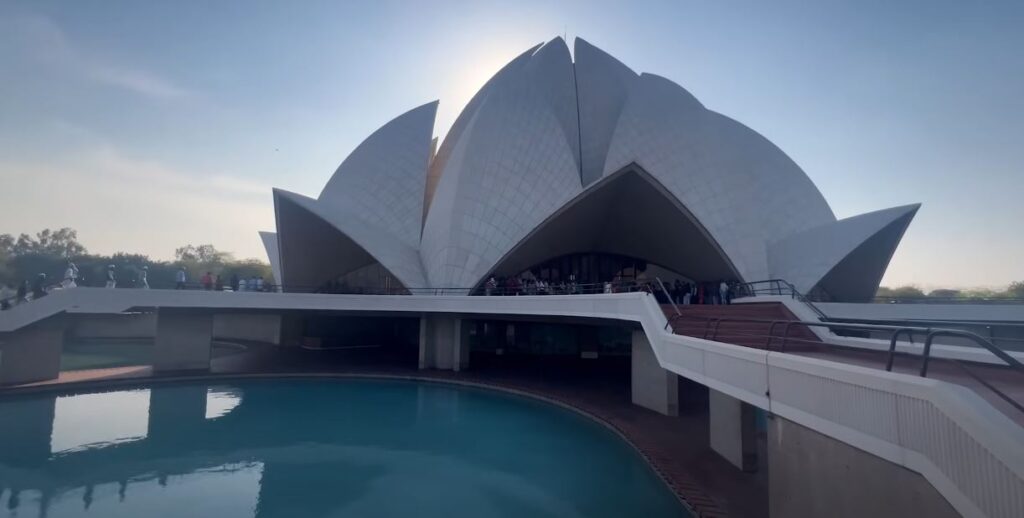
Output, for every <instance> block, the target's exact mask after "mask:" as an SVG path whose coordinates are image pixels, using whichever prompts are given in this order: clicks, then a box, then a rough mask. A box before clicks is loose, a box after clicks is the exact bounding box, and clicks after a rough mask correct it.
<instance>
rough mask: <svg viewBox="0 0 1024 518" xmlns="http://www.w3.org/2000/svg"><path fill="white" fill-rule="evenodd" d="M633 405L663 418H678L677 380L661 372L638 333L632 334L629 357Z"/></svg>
mask: <svg viewBox="0 0 1024 518" xmlns="http://www.w3.org/2000/svg"><path fill="white" fill-rule="evenodd" d="M631 363H632V373H631V374H630V382H631V384H632V396H633V404H634V405H639V406H642V407H644V408H648V409H651V410H654V411H655V412H658V413H659V414H665V415H671V416H675V415H679V380H678V379H677V378H676V375H675V374H674V373H672V372H669V371H667V370H665V369H663V368H661V365H660V364H659V363H658V358H657V357H656V356H655V355H654V349H652V348H651V343H650V342H649V341H648V340H647V334H646V333H644V332H643V330H641V329H637V330H634V331H633V351H632V356H631Z"/></svg>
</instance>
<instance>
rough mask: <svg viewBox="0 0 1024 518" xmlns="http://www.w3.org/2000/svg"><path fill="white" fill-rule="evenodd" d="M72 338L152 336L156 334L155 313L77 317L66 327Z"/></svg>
mask: <svg viewBox="0 0 1024 518" xmlns="http://www.w3.org/2000/svg"><path fill="white" fill-rule="evenodd" d="M68 332H69V333H70V335H71V336H72V337H74V338H85V339H95V338H150V339H151V338H153V337H154V336H156V313H129V314H125V315H91V316H88V317H79V318H76V319H75V320H74V322H72V323H71V324H70V328H69V329H68Z"/></svg>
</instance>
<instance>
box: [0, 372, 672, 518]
mask: <svg viewBox="0 0 1024 518" xmlns="http://www.w3.org/2000/svg"><path fill="white" fill-rule="evenodd" d="M0 416H2V417H0V517H6V516H11V517H14V516H19V517H36V516H47V517H49V518H56V517H65V516H101V517H136V516H189V517H191V516H216V517H217V518H230V517H253V516H258V517H298V516H302V517H333V516H381V517H384V516H403V517H404V516H426V517H433V516H438V517H441V516H466V517H487V516H559V517H572V516H591V517H612V516H644V517H646V518H653V517H660V516H688V515H687V513H686V511H685V510H684V509H683V508H682V506H681V505H680V504H679V502H678V500H676V498H675V496H674V495H673V494H672V493H671V492H670V491H669V489H668V488H667V487H666V486H665V485H664V484H663V483H662V482H661V481H660V479H659V478H658V477H657V475H656V474H655V473H654V472H653V471H652V470H651V469H650V467H648V466H647V464H646V463H645V462H644V461H643V459H642V458H641V457H640V456H639V455H638V454H637V453H636V452H635V451H633V449H632V448H631V447H630V446H629V445H627V444H626V443H624V442H623V441H622V440H621V439H620V438H618V437H617V436H616V435H614V434H613V433H611V432H610V431H608V430H607V429H605V428H604V427H602V426H600V425H598V424H596V423H594V422H592V421H590V420H589V419H587V418H585V417H582V416H579V415H577V414H575V413H573V412H570V411H567V410H564V409H561V408H558V407H556V406H553V405H549V404H546V403H542V402H538V401H533V400H530V399H527V398H522V397H518V396H511V395H506V394H501V393H496V392H491V391H485V390H478V389H471V388H460V387H453V386H447V385H440V384H430V383H415V382H405V381H378V380H260V381H244V382H231V383H227V384H224V383H216V384H173V385H163V384H154V385H152V386H149V387H145V388H139V389H132V390H117V391H110V392H91V393H78V394H54V395H45V396H42V395H37V396H23V397H16V398H12V397H7V398H3V399H0Z"/></svg>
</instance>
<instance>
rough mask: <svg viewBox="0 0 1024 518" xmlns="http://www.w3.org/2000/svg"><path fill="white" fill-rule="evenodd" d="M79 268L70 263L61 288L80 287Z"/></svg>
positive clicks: (65, 271)
mask: <svg viewBox="0 0 1024 518" xmlns="http://www.w3.org/2000/svg"><path fill="white" fill-rule="evenodd" d="M77 280H78V267H77V266H75V263H72V262H70V261H68V267H67V268H66V269H65V270H64V281H63V282H61V286H62V287H64V288H74V287H76V286H78V282H77Z"/></svg>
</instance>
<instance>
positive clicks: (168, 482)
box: [0, 38, 1024, 518]
mask: <svg viewBox="0 0 1024 518" xmlns="http://www.w3.org/2000/svg"><path fill="white" fill-rule="evenodd" d="M573 47H574V48H573V49H572V52H570V49H569V47H568V45H567V44H566V42H565V41H563V40H562V39H561V38H555V39H553V40H551V41H549V42H547V43H544V44H540V45H537V46H535V47H533V48H530V49H527V50H526V51H525V52H524V53H522V54H521V55H519V56H518V57H516V58H515V59H513V60H512V61H511V62H509V63H508V64H507V65H505V66H504V68H502V69H501V70H499V71H498V72H497V73H496V74H495V75H494V77H492V78H491V79H490V80H489V81H488V82H487V83H486V84H484V86H483V87H482V88H481V89H480V90H479V91H478V92H477V93H476V94H475V96H473V98H472V99H471V100H470V101H469V102H468V104H467V105H466V106H465V108H464V109H463V110H462V112H461V113H460V114H459V115H458V117H457V118H456V120H455V122H454V123H453V124H452V126H451V128H450V129H449V130H448V132H447V134H446V135H438V134H437V133H436V132H435V124H436V123H435V117H436V113H437V108H438V102H437V101H434V102H430V103H427V104H424V105H422V106H419V107H416V108H413V109H412V110H410V111H408V112H406V113H404V114H401V115H399V116H398V117H397V118H395V119H393V120H391V121H390V122H388V123H387V124H384V125H383V126H381V127H380V129H378V130H377V131H375V132H374V133H373V134H371V135H369V136H368V137H366V139H365V140H364V141H363V142H362V143H361V144H359V145H358V146H357V147H356V148H355V150H354V151H352V152H351V153H350V154H349V155H348V156H347V157H346V158H344V160H343V161H342V162H341V165H340V166H339V167H338V169H337V170H336V171H335V172H334V174H333V175H332V176H331V177H330V179H329V180H328V181H327V183H326V185H325V186H324V187H323V190H322V191H321V192H320V193H319V195H318V196H317V197H315V198H313V197H308V196H304V195H302V194H297V193H293V192H288V191H284V190H280V189H277V190H274V192H273V200H274V211H275V219H276V228H275V229H273V231H272V232H262V233H261V234H260V235H261V238H262V240H263V244H264V245H265V247H266V251H267V255H268V257H269V260H270V263H271V268H272V269H273V275H274V278H275V281H274V283H275V284H274V285H273V288H274V289H262V290H261V289H259V288H256V289H243V288H242V287H241V286H242V285H241V284H239V285H238V287H237V288H236V287H234V286H223V287H218V288H216V289H213V287H212V286H211V285H210V283H209V282H206V283H205V285H202V284H199V285H187V283H185V282H181V283H175V284H173V285H171V284H169V285H160V284H159V281H158V280H157V279H150V281H151V282H147V283H146V284H144V285H143V286H135V287H132V286H127V287H122V286H120V285H117V286H111V287H110V288H100V287H81V286H75V285H74V283H70V284H65V285H61V286H56V287H52V288H50V289H49V290H46V289H44V288H43V287H42V286H39V290H33V292H34V293H33V294H32V296H31V297H28V296H27V295H26V296H19V297H18V298H17V299H16V300H10V299H7V300H0V518H3V517H6V516H10V517H14V516H40V517H42V516H104V517H107V516H109V517H113V518H116V517H135V516H155V515H157V514H159V515H161V516H219V517H223V518H229V517H239V518H291V517H293V516H301V517H310V518H331V517H338V516H396V517H405V516H424V517H432V516H437V517H446V518H447V517H459V516H465V517H470V518H477V517H481V516H552V517H575V516H579V517H588V518H590V517H593V518H604V517H608V518H613V517H616V518H617V517H622V516H644V517H650V518H653V517H717V518H722V517H728V516H731V517H758V518H760V517H770V518H803V517H807V518H813V517H820V516H830V517H837V518H861V517H865V516H872V517H886V518H889V517H892V518H902V517H906V516H922V517H929V518H932V517H936V518H954V517H958V516H965V517H991V518H1018V517H1020V516H1024V303H1022V302H1024V301H1016V303H1014V302H1013V301H1008V300H973V299H960V300H937V299H932V298H925V299H921V298H917V299H914V298H887V299H883V300H879V299H877V298H876V297H875V295H876V292H877V291H878V286H879V283H880V280H881V279H882V276H883V274H884V273H885V270H886V268H887V266H888V264H889V261H890V259H891V258H892V256H893V253H894V251H895V250H896V248H897V246H898V245H899V243H900V240H901V239H902V237H903V235H904V233H905V231H907V229H908V226H909V225H910V222H911V220H912V219H913V218H914V216H915V214H916V213H917V210H918V208H919V206H918V205H916V204H908V205H904V206H899V207H893V208H887V209H883V210H878V211H875V212H870V213H867V214H861V215H857V216H853V217H849V218H844V219H838V218H837V217H836V215H835V214H834V213H833V211H832V209H831V208H830V207H829V204H828V202H827V201H826V200H825V199H824V197H823V196H822V195H821V193H820V192H819V191H818V189H817V188H816V187H815V185H814V183H813V182H812V181H811V180H810V178H809V177H808V176H807V174H805V173H804V171H803V170H801V168H800V167H799V166H798V165H797V164H796V163H795V162H794V161H793V160H791V159H790V158H789V157H788V156H787V155H786V153H785V152H784V151H783V150H781V149H779V148H778V147H776V146H775V145H774V144H772V142H770V141H769V140H768V139H766V138H765V137H763V136H762V135H760V134H758V133H757V132H756V131H755V130H753V129H751V128H748V127H746V126H745V125H743V124H742V123H740V122H738V121H735V120H733V119H731V118H729V117H728V116H726V115H722V114H719V113H717V112H714V111H712V110H709V109H707V108H706V107H705V106H704V105H703V104H701V102H700V101H699V100H697V99H696V98H695V97H694V96H693V95H691V94H690V93H689V92H687V91H686V90H685V89H684V88H683V87H682V86H680V85H678V84H676V83H674V82H672V81H670V80H668V79H665V78H663V77H660V76H657V75H653V74H649V73H638V72H636V71H634V70H633V69H631V68H629V67H628V66H627V65H626V64H624V63H621V62H619V61H618V60H616V59H615V58H614V57H612V56H611V55H609V54H607V53H605V52H603V51H602V50H600V49H598V48H596V47H594V46H593V45H591V44H589V43H587V42H586V41H584V40H582V39H579V38H577V39H576V40H575V41H574V42H573ZM389 115H390V114H389ZM808 131H813V129H810V128H809V129H808ZM339 158H341V157H340V156H339ZM253 237H255V236H253ZM69 268H70V267H69ZM72 271H73V270H72ZM215 273H216V272H215ZM44 277H45V276H44ZM268 284H269V283H268ZM257 286H259V285H257ZM222 288H223V289H222ZM5 513H6V514H5Z"/></svg>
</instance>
